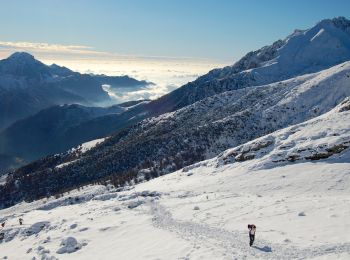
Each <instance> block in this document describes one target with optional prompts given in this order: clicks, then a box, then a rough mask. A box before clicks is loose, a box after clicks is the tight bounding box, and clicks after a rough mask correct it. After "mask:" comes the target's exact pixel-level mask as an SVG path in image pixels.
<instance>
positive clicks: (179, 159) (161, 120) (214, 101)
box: [0, 62, 350, 203]
mask: <svg viewBox="0 0 350 260" xmlns="http://www.w3.org/2000/svg"><path fill="white" fill-rule="evenodd" d="M349 84H350V62H345V63H343V64H340V65H337V66H334V67H331V68H329V69H327V70H323V71H320V72H317V73H313V74H306V75H304V76H299V77H296V78H292V79H289V80H286V81H282V82H277V83H273V84H269V85H265V86H260V87H255V88H246V89H241V90H234V91H228V92H225V93H221V94H218V95H215V96H213V97H210V98H207V99H204V100H201V101H199V102H196V103H194V104H192V105H190V106H187V107H184V108H182V109H180V110H177V111H175V112H171V113H167V114H164V115H161V116H158V117H154V118H150V119H147V120H144V121H142V122H140V123H139V124H137V125H134V126H132V127H130V128H127V129H125V130H124V131H122V132H119V133H117V134H116V135H114V136H111V137H110V138H108V140H106V141H105V142H102V143H101V144H100V145H99V146H98V147H96V148H93V149H91V150H89V151H88V152H87V153H83V154H76V155H72V154H71V153H64V154H61V155H59V156H53V157H48V158H45V159H43V160H42V161H38V162H36V163H35V164H33V165H29V166H28V167H26V168H23V169H20V170H18V171H17V172H16V173H15V174H14V175H13V176H14V177H13V178H9V181H8V183H7V187H5V188H0V199H1V201H2V202H3V203H11V202H12V201H13V202H16V201H20V200H22V199H23V198H26V199H29V200H30V199H36V198H38V197H36V196H45V195H46V194H45V192H51V194H54V192H58V191H60V190H65V189H69V188H71V187H77V185H81V184H86V183H91V182H93V181H96V180H99V179H101V178H104V177H109V176H118V175H120V176H123V174H125V171H127V170H129V171H130V172H131V174H130V175H131V178H133V177H136V175H135V174H137V172H139V171H140V170H143V169H145V168H150V169H151V171H152V172H153V173H152V174H153V176H154V175H157V174H158V175H159V174H164V173H169V172H173V171H175V170H178V169H180V168H182V167H184V166H187V165H190V164H193V163H195V162H198V161H201V160H203V159H209V158H212V157H214V156H216V155H217V154H218V153H220V152H223V151H225V150H226V149H228V148H230V147H235V146H238V145H240V144H243V143H245V142H248V141H250V140H253V139H255V138H257V137H260V136H263V135H266V134H268V133H271V132H273V131H276V130H278V129H281V128H284V127H286V126H289V125H293V124H297V123H301V122H303V121H305V120H308V119H311V118H313V117H316V116H318V115H321V114H323V113H325V112H328V111H329V110H331V109H332V108H333V107H334V106H336V105H337V104H339V103H340V102H341V101H342V100H343V99H344V98H345V97H347V96H350V88H349V86H350V85H349ZM276 160H278V159H276ZM57 165H60V166H62V165H64V166H65V167H56V166H57ZM96 169H99V170H98V171H96ZM52 171H53V174H51V172H52ZM130 172H129V173H130ZM154 172H155V173H154ZM28 173H30V174H31V176H35V181H34V179H30V178H29V179H28V178H26V175H27V174H28ZM123 181H125V180H123ZM15 182H18V184H17V185H15ZM33 185H35V187H37V188H36V190H37V192H34V193H33V192H32V189H29V188H28V187H33ZM19 191H20V192H19Z"/></svg>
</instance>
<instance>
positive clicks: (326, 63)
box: [150, 17, 350, 112]
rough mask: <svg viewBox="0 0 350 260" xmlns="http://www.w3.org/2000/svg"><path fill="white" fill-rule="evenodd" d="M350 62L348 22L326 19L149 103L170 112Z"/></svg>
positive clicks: (349, 27)
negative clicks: (231, 93) (231, 92)
mask: <svg viewBox="0 0 350 260" xmlns="http://www.w3.org/2000/svg"><path fill="white" fill-rule="evenodd" d="M347 60H350V21H349V20H347V19H345V18H344V17H339V18H334V19H332V20H330V19H327V20H323V21H321V22H319V23H318V24H317V25H316V26H314V27H312V28H311V29H308V30H296V31H295V32H294V33H293V34H291V35H289V36H288V37H287V38H286V39H284V40H278V41H276V42H275V43H273V44H272V45H270V46H265V47H263V48H261V49H260V50H257V51H253V52H249V53H248V54H247V55H245V56H244V57H243V58H242V59H240V60H239V61H238V62H236V63H235V64H234V65H232V66H228V67H225V68H223V69H215V70H212V71H211V72H209V73H208V74H206V75H204V76H202V77H199V78H198V79H197V80H195V81H194V82H191V83H189V84H187V85H185V86H183V87H182V88H179V89H177V90H175V91H173V92H172V93H170V94H168V95H165V96H164V97H162V98H160V99H159V100H157V101H156V102H154V103H151V104H150V105H151V106H152V109H153V110H155V111H158V112H159V111H164V112H170V111H174V110H176V109H179V108H181V107H184V106H186V105H189V104H192V103H194V102H196V101H198V100H201V99H203V98H206V97H209V96H212V95H215V94H218V93H222V92H224V91H228V90H234V89H240V88H245V87H250V86H259V85H263V84H269V83H272V82H277V81H281V80H285V79H288V78H291V77H295V76H298V75H302V74H305V73H312V72H317V71H320V70H322V69H326V68H329V67H331V66H334V65H336V64H339V63H342V62H344V61H347Z"/></svg>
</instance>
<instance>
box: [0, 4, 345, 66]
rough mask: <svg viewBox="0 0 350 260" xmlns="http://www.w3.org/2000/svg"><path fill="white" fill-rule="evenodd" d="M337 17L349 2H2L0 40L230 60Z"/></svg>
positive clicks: (139, 54) (118, 51) (126, 53)
mask: <svg viewBox="0 0 350 260" xmlns="http://www.w3.org/2000/svg"><path fill="white" fill-rule="evenodd" d="M335 16H345V17H347V18H350V1H348V0H328V1H325V0H293V1H282V0H279V1H277V0H264V1H262V0H244V1H243V0H242V1H239V0H236V1H235V0H172V1H170V0H114V1H112V0H110V1H109V0H31V1H20V0H2V1H1V15H0V24H1V30H0V41H7V42H40V43H48V44H61V45H83V46H89V47H91V48H93V49H94V50H98V51H103V52H111V53H117V54H121V55H136V56H165V57H194V58H205V59H212V60H220V61H225V62H227V61H234V60H237V59H238V58H240V57H241V56H242V55H244V54H245V53H246V52H248V51H250V50H254V49H257V48H260V47H261V46H264V45H266V44H270V43H272V42H273V41H275V40H277V39H279V38H284V37H285V36H287V35H288V34H290V33H291V32H292V31H293V30H294V29H295V28H298V29H303V28H308V27H311V26H313V25H314V24H315V23H316V22H317V21H319V20H321V19H324V18H332V17H335Z"/></svg>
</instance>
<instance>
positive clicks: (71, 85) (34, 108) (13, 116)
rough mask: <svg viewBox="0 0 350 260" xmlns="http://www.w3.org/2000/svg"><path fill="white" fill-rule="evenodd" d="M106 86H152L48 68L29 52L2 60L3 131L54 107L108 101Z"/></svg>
mask: <svg viewBox="0 0 350 260" xmlns="http://www.w3.org/2000/svg"><path fill="white" fill-rule="evenodd" d="M103 84H113V85H116V86H120V87H122V86H123V84H129V85H128V86H135V87H136V86H137V87H138V86H140V85H147V84H150V83H149V82H145V81H138V80H135V79H133V78H129V77H125V76H121V77H108V76H104V75H103V76H102V75H88V74H80V73H77V72H73V71H71V70H69V69H68V68H65V67H60V66H58V65H56V64H53V65H51V66H47V65H45V64H43V63H42V62H40V61H38V60H36V59H35V58H34V57H33V56H32V55H31V54H29V53H25V52H16V53H14V54H12V55H11V56H10V57H8V58H7V59H4V60H0V100H1V101H0V129H3V128H5V127H7V126H9V125H10V124H11V123H13V122H15V121H16V120H18V119H23V118H25V117H27V116H29V115H33V114H34V113H37V112H38V111H40V110H42V109H45V108H48V107H50V106H53V105H61V104H72V103H78V104H84V105H89V106H92V105H98V104H100V103H101V102H108V101H110V98H109V95H108V93H107V92H105V91H104V90H103V88H102V85H103ZM118 84H119V85H118Z"/></svg>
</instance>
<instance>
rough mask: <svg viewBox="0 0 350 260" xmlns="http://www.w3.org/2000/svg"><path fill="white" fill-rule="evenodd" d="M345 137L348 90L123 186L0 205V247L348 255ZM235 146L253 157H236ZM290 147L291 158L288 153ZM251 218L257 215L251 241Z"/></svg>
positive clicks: (203, 255) (94, 255) (64, 254)
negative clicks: (292, 121)
mask: <svg viewBox="0 0 350 260" xmlns="http://www.w3.org/2000/svg"><path fill="white" fill-rule="evenodd" d="M349 146H350V99H346V100H344V102H342V103H341V104H340V105H339V106H337V107H336V108H334V109H333V110H332V111H330V112H328V113H326V114H324V115H321V116H319V117H317V118H314V119H312V120H309V121H307V122H304V123H301V124H298V125H294V126H291V127H288V128H285V129H282V130H279V131H277V132H274V133H271V134H269V135H267V136H264V137H261V138H259V139H256V140H253V141H251V142H249V143H247V144H244V145H241V146H238V147H236V148H232V149H229V150H227V151H225V152H223V153H222V154H220V155H219V156H218V157H215V158H213V159H210V160H207V161H203V162H200V163H198V164H196V165H193V166H189V167H186V168H184V169H182V170H180V171H177V172H174V173H172V174H169V175H166V176H163V177H159V178H157V179H153V180H151V181H149V182H145V183H141V184H138V185H136V186H135V187H130V188H127V189H124V190H123V191H121V190H119V189H114V188H113V187H103V186H89V187H85V188H84V189H81V190H79V191H78V190H76V191H73V192H71V193H70V194H66V195H65V196H64V197H61V198H57V199H54V198H48V199H44V200H41V201H36V202H32V203H29V204H27V203H21V204H18V205H16V206H14V207H12V208H8V209H5V210H1V211H0V214H1V216H2V220H6V222H7V224H6V226H5V229H4V232H5V239H4V241H3V242H2V243H1V244H0V254H1V255H0V256H1V257H5V256H6V257H7V258H8V259H32V258H33V257H36V259H349V257H350V243H349V241H350V237H349V234H350V233H349V232H350V229H349V228H350V220H349V218H348V216H349V214H350V208H349V203H350V196H349V195H350V149H349V148H348V147H349ZM335 148H336V149H335ZM240 153H241V154H240ZM242 153H243V154H244V155H248V154H250V155H251V156H252V155H254V158H251V156H250V158H248V159H247V160H241V159H242V158H243V157H244V156H242ZM325 153H327V156H323V157H321V158H314V157H312V156H313V155H315V154H325ZM291 154H294V155H299V157H298V159H297V160H288V158H289V156H290V155H291ZM326 157H327V158H326ZM276 158H279V159H281V158H284V159H286V160H285V161H281V160H276ZM318 159H319V160H318ZM19 217H22V218H23V219H24V225H23V226H19V225H18V224H17V219H18V218H19ZM249 223H254V224H256V225H257V234H256V243H255V246H253V247H252V248H249V246H248V235H247V230H246V226H247V224H249ZM14 249H15V250H14Z"/></svg>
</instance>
